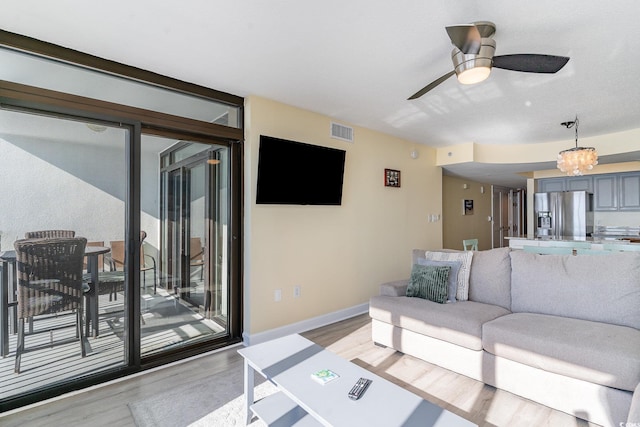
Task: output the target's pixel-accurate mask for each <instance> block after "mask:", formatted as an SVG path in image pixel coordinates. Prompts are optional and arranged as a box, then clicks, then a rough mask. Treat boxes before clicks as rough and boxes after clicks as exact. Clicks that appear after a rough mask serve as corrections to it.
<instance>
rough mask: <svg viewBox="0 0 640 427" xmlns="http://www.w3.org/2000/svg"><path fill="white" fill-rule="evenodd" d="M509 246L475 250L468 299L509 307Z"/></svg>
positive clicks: (508, 308)
mask: <svg viewBox="0 0 640 427" xmlns="http://www.w3.org/2000/svg"><path fill="white" fill-rule="evenodd" d="M510 252H511V249H509V248H496V249H489V250H484V251H475V252H474V253H473V258H472V259H471V271H470V272H469V299H470V300H471V301H477V302H483V303H485V304H495V305H499V306H500V307H504V308H506V309H507V310H510V309H511V258H510V257H509V253H510Z"/></svg>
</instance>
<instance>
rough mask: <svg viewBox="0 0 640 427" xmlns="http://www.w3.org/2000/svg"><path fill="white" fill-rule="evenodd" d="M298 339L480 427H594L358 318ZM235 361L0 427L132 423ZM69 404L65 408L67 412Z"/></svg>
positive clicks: (17, 417) (186, 365) (209, 363)
mask: <svg viewBox="0 0 640 427" xmlns="http://www.w3.org/2000/svg"><path fill="white" fill-rule="evenodd" d="M302 335H304V336H305V337H307V338H308V339H310V340H312V341H314V342H316V343H317V344H319V345H321V346H323V347H326V348H327V349H329V350H331V351H333V352H335V353H336V354H338V355H340V356H342V357H344V358H346V359H348V360H351V361H352V362H353V363H356V364H358V365H360V366H362V367H364V368H365V369H368V370H371V371H372V372H375V373H376V374H378V375H380V376H382V377H385V378H387V379H388V380H390V381H393V382H394V383H396V384H398V385H400V386H401V387H404V388H406V389H408V390H410V391H411V392H413V393H416V394H417V395H419V396H421V397H423V398H424V399H426V400H429V401H431V402H434V403H436V404H438V405H440V406H442V407H444V408H446V409H448V410H450V411H451V412H454V413H456V414H458V415H460V416H462V417H464V418H466V419H468V420H470V421H472V422H474V423H476V424H478V425H480V426H509V427H537V426H552V427H570V426H579V427H595V424H591V423H588V422H586V421H584V420H580V419H577V418H575V417H573V416H571V415H568V414H565V413H562V412H559V411H555V410H553V409H550V408H548V407H545V406H542V405H538V404H536V403H533V402H531V401H529V400H526V399H523V398H520V397H518V396H515V395H513V394H511V393H507V392H504V391H501V390H496V389H495V388H493V387H490V386H486V385H484V384H482V383H480V382H478V381H475V380H472V379H470V378H467V377H465V376H462V375H458V374H456V373H454V372H451V371H448V370H446V369H443V368H440V367H438V366H435V365H432V364H429V363H426V362H424V361H421V360H419V359H416V358H413V357H411V356H407V355H404V354H401V353H398V352H395V351H393V350H392V349H389V348H381V347H378V346H375V345H374V344H373V342H372V341H371V322H370V319H369V316H368V315H366V314H365V315H360V316H357V317H354V318H352V319H348V320H345V321H342V322H338V323H335V324H332V325H328V326H325V327H322V328H318V329H315V330H312V331H309V332H306V333H303V334H302ZM241 363H242V360H241V357H240V356H239V355H238V354H237V347H232V348H229V349H225V350H223V351H220V352H216V353H212V354H209V355H205V356H200V357H196V358H193V359H190V360H187V361H184V362H181V363H180V364H179V365H178V366H177V367H176V366H175V365H174V366H171V367H169V368H164V369H158V370H156V371H153V372H149V373H143V374H141V375H138V376H134V377H131V378H127V379H123V380H121V381H118V382H115V383H113V384H109V385H105V386H102V387H98V388H95V389H93V390H91V391H90V392H82V393H79V394H77V395H73V396H70V397H66V398H60V399H57V400H55V401H52V402H48V403H44V404H41V405H39V406H37V407H33V408H29V409H24V410H20V411H14V412H12V413H9V414H8V415H5V416H4V417H0V424H1V425H2V426H3V427H13V426H16V427H18V426H20V427H35V426H47V427H50V426H54V425H55V426H58V425H64V426H68V427H71V426H86V425H92V426H106V425H108V426H134V425H135V422H134V419H133V418H132V416H131V413H130V411H129V409H128V407H127V403H128V402H131V401H135V400H139V399H143V398H146V397H149V396H152V395H154V394H161V393H168V392H170V391H171V390H172V389H173V388H176V387H180V386H182V385H185V384H189V383H190V382H193V381H197V380H199V379H201V378H202V375H203V373H205V372H206V373H207V374H208V375H215V374H217V373H219V372H222V371H224V370H228V369H230V368H231V367H238V366H240V365H241ZM239 371H240V372H241V370H239ZM239 375H241V374H239ZM70 407H72V408H73V410H69V408H70ZM176 427H178V426H176ZM216 427H217V426H216Z"/></svg>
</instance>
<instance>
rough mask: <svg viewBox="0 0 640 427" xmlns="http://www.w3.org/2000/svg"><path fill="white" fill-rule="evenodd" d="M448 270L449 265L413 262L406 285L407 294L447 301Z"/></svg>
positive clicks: (430, 299)
mask: <svg viewBox="0 0 640 427" xmlns="http://www.w3.org/2000/svg"><path fill="white" fill-rule="evenodd" d="M450 271H451V267H449V266H433V265H419V264H414V266H413V269H412V270H411V278H410V279H409V286H408V287H407V296H408V297H417V298H424V299H428V300H429V301H433V302H437V303H439V304H444V303H445V302H447V296H448V283H449V272H450Z"/></svg>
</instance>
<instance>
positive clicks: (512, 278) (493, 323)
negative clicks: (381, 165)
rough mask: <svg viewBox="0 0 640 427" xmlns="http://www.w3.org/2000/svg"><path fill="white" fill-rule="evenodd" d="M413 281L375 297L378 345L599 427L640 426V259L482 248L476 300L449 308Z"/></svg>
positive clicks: (473, 273)
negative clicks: (417, 293) (421, 294)
mask: <svg viewBox="0 0 640 427" xmlns="http://www.w3.org/2000/svg"><path fill="white" fill-rule="evenodd" d="M424 254H425V251H422V250H414V251H413V257H412V258H413V259H412V261H413V264H415V263H416V262H417V260H418V259H419V258H421V257H424V256H425V255H424ZM408 282H409V281H408V280H401V281H398V282H393V283H386V284H383V285H381V287H380V295H377V296H374V297H372V298H371V300H370V308H369V314H370V316H371V318H372V331H373V332H372V335H373V341H374V342H376V343H378V344H380V345H384V346H388V347H391V348H394V349H396V350H398V351H400V352H403V353H406V354H409V355H412V356H415V357H418V358H421V359H423V360H425V361H428V362H430V363H434V364H436V365H439V366H442V367H444V368H447V369H450V370H452V371H455V372H458V373H461V374H463V375H466V376H468V377H471V378H474V379H476V380H479V381H482V382H484V383H486V384H490V385H492V386H495V387H497V388H500V389H503V390H507V391H509V392H512V393H514V394H517V395H520V396H523V397H525V398H528V399H531V400H533V401H536V402H539V403H541V404H543V405H546V406H549V407H551V408H554V409H558V410H560V411H563V412H566V413H569V414H572V415H574V416H576V417H579V418H582V419H585V420H588V421H591V422H594V423H596V424H601V425H604V426H616V427H618V426H620V425H624V424H620V423H630V424H628V425H636V424H634V423H640V385H639V384H640V253H630V252H627V253H624V252H620V253H613V254H611V255H577V256H574V255H538V254H531V253H525V252H523V251H521V250H510V249H509V248H500V249H492V250H487V251H475V252H473V256H472V259H471V265H470V271H469V273H468V286H469V288H468V300H466V301H464V300H460V299H461V298H459V300H458V301H457V302H452V303H446V304H438V303H436V302H432V301H429V300H428V299H422V298H416V297H407V296H406V290H407V286H408ZM463 298H464V297H463ZM634 391H635V392H634ZM632 402H633V404H632Z"/></svg>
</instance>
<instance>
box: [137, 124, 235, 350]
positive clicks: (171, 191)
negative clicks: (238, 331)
mask: <svg viewBox="0 0 640 427" xmlns="http://www.w3.org/2000/svg"><path fill="white" fill-rule="evenodd" d="M147 141H148V144H149V146H147ZM143 146H144V147H145V149H144V150H143V153H144V152H146V151H150V152H151V151H154V150H151V148H152V147H154V146H155V147H156V150H159V149H161V148H164V149H163V150H162V152H161V153H160V154H159V156H158V157H159V161H160V165H161V166H160V173H159V178H158V179H157V182H159V184H160V190H159V195H160V197H159V209H158V211H159V212H160V218H159V221H158V226H159V230H158V236H160V239H159V240H158V242H157V244H155V242H151V241H150V242H148V243H149V244H150V245H152V247H150V248H149V249H148V250H147V251H146V252H151V251H155V252H157V255H158V256H157V258H158V262H157V265H156V268H157V270H158V271H159V272H160V273H159V275H158V277H159V279H158V280H159V283H158V284H157V285H156V286H155V288H154V290H155V294H152V293H151V288H147V291H146V292H144V290H143V293H142V301H141V306H142V308H143V314H142V319H143V322H142V356H143V357H144V356H146V355H152V354H155V353H158V352H163V351H169V350H173V349H175V348H177V347H180V346H185V345H191V344H193V343H196V342H200V341H203V340H208V339H212V338H216V337H219V336H224V335H226V334H227V333H228V327H227V326H228V325H227V318H226V313H227V306H228V301H227V298H226V296H227V294H228V288H229V286H230V283H229V281H228V274H227V268H228V263H229V260H228V245H229V243H230V242H229V241H228V232H227V230H228V209H229V206H228V203H227V202H226V201H227V200H228V198H229V196H228V194H226V192H227V191H229V188H228V186H227V185H226V183H227V182H228V173H229V167H228V164H227V163H228V159H229V155H228V150H229V148H228V146H226V145H217V144H204V143H200V142H193V141H185V140H172V139H167V138H158V137H146V136H145V137H143ZM165 147H166V148H165ZM142 176H143V177H149V179H151V177H152V176H153V175H152V173H147V172H146V171H145V170H143V173H142ZM142 187H143V188H146V187H153V184H149V185H145V184H144V182H143V185H142ZM145 255H146V253H145Z"/></svg>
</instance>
